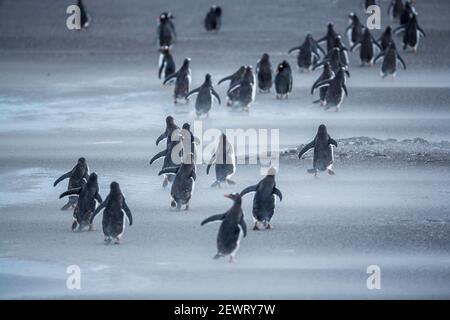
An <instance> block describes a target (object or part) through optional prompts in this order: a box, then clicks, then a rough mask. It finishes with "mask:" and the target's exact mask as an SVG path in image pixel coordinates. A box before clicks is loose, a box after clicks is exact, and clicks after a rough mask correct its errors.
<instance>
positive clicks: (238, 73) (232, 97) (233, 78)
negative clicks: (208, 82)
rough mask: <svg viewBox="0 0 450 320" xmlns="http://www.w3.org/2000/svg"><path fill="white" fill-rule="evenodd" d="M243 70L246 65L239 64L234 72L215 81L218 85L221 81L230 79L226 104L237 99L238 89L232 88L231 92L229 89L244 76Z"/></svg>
mask: <svg viewBox="0 0 450 320" xmlns="http://www.w3.org/2000/svg"><path fill="white" fill-rule="evenodd" d="M245 70H246V67H245V66H241V67H240V68H239V69H238V70H237V71H236V72H235V73H233V74H231V75H229V76H226V77H224V78H222V79H220V80H219V82H218V83H217V84H218V85H220V84H221V83H222V82H225V81H230V84H229V86H228V91H227V106H231V105H232V104H233V103H234V102H235V101H237V100H238V98H239V90H234V91H232V92H230V91H229V90H230V89H231V88H233V87H234V86H236V85H237V84H238V83H239V82H241V80H242V79H243V78H244V74H245Z"/></svg>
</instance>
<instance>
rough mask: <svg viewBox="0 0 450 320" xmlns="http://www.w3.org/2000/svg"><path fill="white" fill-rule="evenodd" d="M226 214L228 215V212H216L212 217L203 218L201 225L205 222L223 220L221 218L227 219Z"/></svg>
mask: <svg viewBox="0 0 450 320" xmlns="http://www.w3.org/2000/svg"><path fill="white" fill-rule="evenodd" d="M226 215H227V214H226V213H221V214H215V215H213V216H211V217H209V218H206V219H205V220H203V221H202V223H201V224H200V225H202V226H203V225H205V224H207V223H210V222H214V221H221V220H223V219H225V217H226Z"/></svg>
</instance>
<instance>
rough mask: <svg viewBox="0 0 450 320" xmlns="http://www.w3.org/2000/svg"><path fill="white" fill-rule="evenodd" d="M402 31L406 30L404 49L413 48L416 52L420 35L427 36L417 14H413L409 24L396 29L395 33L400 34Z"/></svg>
mask: <svg viewBox="0 0 450 320" xmlns="http://www.w3.org/2000/svg"><path fill="white" fill-rule="evenodd" d="M401 32H404V34H403V50H406V49H408V48H412V51H413V52H414V53H416V52H417V47H418V46H419V41H420V37H426V35H425V31H423V29H422V28H421V27H420V26H419V23H418V21H417V15H413V16H412V18H411V20H409V22H408V24H406V25H401V26H399V27H397V28H396V29H395V30H394V34H399V33H401Z"/></svg>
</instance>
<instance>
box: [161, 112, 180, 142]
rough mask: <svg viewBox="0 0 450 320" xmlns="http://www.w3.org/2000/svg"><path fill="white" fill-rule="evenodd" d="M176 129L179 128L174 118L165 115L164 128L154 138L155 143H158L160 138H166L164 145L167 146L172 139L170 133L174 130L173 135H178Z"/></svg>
mask: <svg viewBox="0 0 450 320" xmlns="http://www.w3.org/2000/svg"><path fill="white" fill-rule="evenodd" d="M177 130H179V128H178V126H177V125H176V124H175V119H174V118H173V117H172V116H167V117H166V129H165V130H164V132H163V133H161V135H160V136H159V137H158V138H157V139H156V145H158V144H159V143H160V142H161V141H162V140H164V139H167V144H166V145H167V146H168V145H169V144H170V142H171V141H172V135H173V134H174V132H175V136H178V131H177Z"/></svg>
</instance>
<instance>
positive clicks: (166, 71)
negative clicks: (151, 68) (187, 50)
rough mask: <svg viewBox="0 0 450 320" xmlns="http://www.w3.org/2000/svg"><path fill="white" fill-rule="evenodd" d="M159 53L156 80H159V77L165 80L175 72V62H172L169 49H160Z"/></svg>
mask: <svg viewBox="0 0 450 320" xmlns="http://www.w3.org/2000/svg"><path fill="white" fill-rule="evenodd" d="M159 52H160V54H159V69H158V78H159V79H161V76H163V80H166V79H167V77H169V76H170V75H172V74H173V73H175V71H176V67H175V61H174V60H173V57H172V54H171V53H170V49H169V47H167V46H164V47H161V49H160V50H159Z"/></svg>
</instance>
